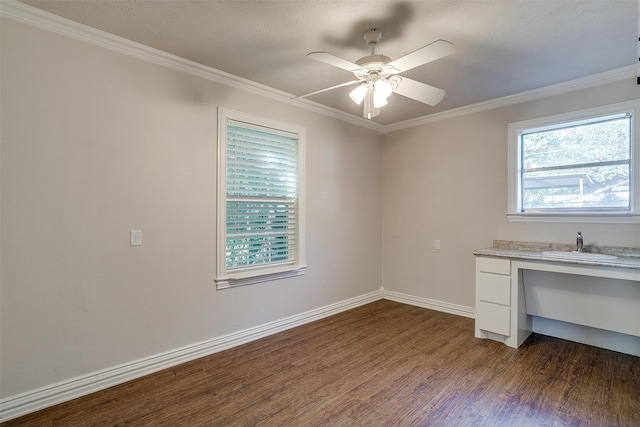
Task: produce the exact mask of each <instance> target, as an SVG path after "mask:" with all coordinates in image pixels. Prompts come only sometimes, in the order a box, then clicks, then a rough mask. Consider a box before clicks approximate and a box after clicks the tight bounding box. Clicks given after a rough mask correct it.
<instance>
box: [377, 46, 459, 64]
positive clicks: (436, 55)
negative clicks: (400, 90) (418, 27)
mask: <svg viewBox="0 0 640 427" xmlns="http://www.w3.org/2000/svg"><path fill="white" fill-rule="evenodd" d="M455 52H456V47H455V46H454V45H453V43H450V42H448V41H446V40H436V41H435V42H433V43H431V44H428V45H426V46H424V47H421V48H420V49H418V50H415V51H413V52H411V53H408V54H406V55H405V56H402V57H400V58H398V59H396V60H395V61H391V62H389V63H388V64H387V65H386V66H387V67H388V66H391V67H393V68H395V69H396V70H398V72H403V71H407V70H410V69H412V68H415V67H418V66H420V65H423V64H426V63H428V62H431V61H435V60H436V59H440V58H444V57H445V56H448V55H451V54H452V53H455Z"/></svg>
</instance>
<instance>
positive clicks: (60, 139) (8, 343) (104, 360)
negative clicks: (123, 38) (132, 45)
mask: <svg viewBox="0 0 640 427" xmlns="http://www.w3.org/2000/svg"><path fill="white" fill-rule="evenodd" d="M1 31H2V33H1V37H2V38H1V52H2V61H1V69H0V71H1V79H2V81H1V85H2V100H1V102H2V104H1V118H2V123H1V138H2V139H1V143H2V145H1V197H2V199H1V219H2V223H1V251H2V252H1V270H2V276H1V306H0V309H1V339H2V346H1V349H2V350H1V359H0V383H1V384H2V387H1V397H3V398H4V397H7V396H13V395H16V394H19V393H23V392H26V391H30V390H34V389H36V388H38V387H42V386H47V385H50V384H53V383H56V382H59V381H63V380H68V379H71V378H74V377H77V376H83V375H87V374H89V373H92V372H96V371H99V370H103V369H106V368H110V367H113V366H116V365H119V364H123V363H127V362H130V361H133V360H136V359H139V358H144V357H148V356H151V355H154V354H160V353H163V352H167V351H170V350H173V349H176V348H180V347H183V346H187V345H191V344H194V343H198V342H201V341H205V340H209V339H212V338H214V337H219V336H222V335H225V334H230V333H233V332H234V331H238V330H242V329H246V328H250V327H254V326H256V325H261V324H264V323H266V322H270V321H274V320H278V319H283V318H285V317H288V316H292V315H296V314H299V313H303V312H306V311H308V310H312V309H315V308H318V307H323V306H326V305H329V304H332V303H336V302H341V301H344V300H347V299H349V298H353V297H357V296H361V295H364V294H367V293H370V292H373V291H377V290H378V289H379V288H380V283H381V263H382V262H381V255H382V248H381V234H380V229H381V223H382V209H381V198H382V196H381V188H382V183H381V177H382V137H381V136H380V135H378V134H377V133H376V132H373V131H371V130H367V129H364V128H361V127H358V126H355V125H351V124H347V123H345V122H342V121H338V120H335V119H331V118H328V117H326V116H323V115H319V114H316V113H313V112H310V111H307V110H302V109H299V108H295V107H294V106H292V105H289V104H287V103H280V102H277V101H275V100H272V99H269V98H265V97H261V96H258V95H255V94H252V93H249V92H244V91H240V90H236V89H233V88H230V87H227V86H223V85H220V84H217V83H214V82H212V81H210V80H205V79H201V78H198V77H194V76H192V75H189V74H186V73H182V72H179V71H175V70H172V69H169V68H165V67H162V66H159V65H155V64H152V63H149V62H145V61H143V60H139V59H136V58H133V57H129V56H125V55H122V54H119V53H115V52H113V51H110V50H107V49H103V48H100V47H96V46H93V45H90V44H87V43H84V42H81V41H78V40H74V39H71V38H67V37H65V36H62V35H57V34H54V33H50V32H47V31H43V30H40V29H36V28H34V27H30V26H25V25H23V24H20V23H17V22H15V21H12V20H8V19H3V20H2V26H1ZM218 106H224V107H227V108H230V109H235V110H239V111H244V112H247V113H252V114H259V115H263V116H265V117H269V118H273V119H276V120H281V121H286V122H290V123H294V124H297V125H302V126H305V127H306V129H307V162H306V170H307V175H306V182H307V195H308V196H307V242H308V243H307V264H308V271H307V274H306V275H305V276H302V277H297V278H291V279H285V280H281V281H275V282H268V283H263V284H258V285H251V286H245V287H241V288H237V289H227V290H222V291H217V290H216V289H215V284H214V282H213V279H214V277H215V259H216V252H215V248H216V245H215V241H216V235H215V224H216V217H215V188H216V184H215V183H216V119H217V118H216V114H217V108H218ZM131 229H141V230H142V232H143V246H142V247H134V248H132V247H129V230H131Z"/></svg>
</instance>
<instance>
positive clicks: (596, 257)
mask: <svg viewBox="0 0 640 427" xmlns="http://www.w3.org/2000/svg"><path fill="white" fill-rule="evenodd" d="M542 254H543V255H546V256H550V257H554V258H566V259H578V260H585V261H606V260H610V259H618V257H617V256H614V255H605V254H592V253H590V252H576V251H574V252H565V251H547V252H542Z"/></svg>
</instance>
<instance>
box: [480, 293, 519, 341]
mask: <svg viewBox="0 0 640 427" xmlns="http://www.w3.org/2000/svg"><path fill="white" fill-rule="evenodd" d="M476 322H477V323H478V328H480V329H482V330H485V331H489V332H495V333H496V334H501V335H505V336H509V330H510V329H511V309H510V308H509V307H505V306H503V305H498V304H491V303H488V302H484V301H479V302H478V306H477V307H476Z"/></svg>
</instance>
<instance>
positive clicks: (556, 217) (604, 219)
mask: <svg viewBox="0 0 640 427" xmlns="http://www.w3.org/2000/svg"><path fill="white" fill-rule="evenodd" d="M507 219H508V220H509V221H510V222H555V223H576V222H579V223H583V224H640V214H639V213H629V212H625V213H602V212H594V213H575V212H572V213H566V214H562V213H558V212H553V213H551V212H549V213H546V212H545V213H542V212H535V213H523V212H508V213H507Z"/></svg>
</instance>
